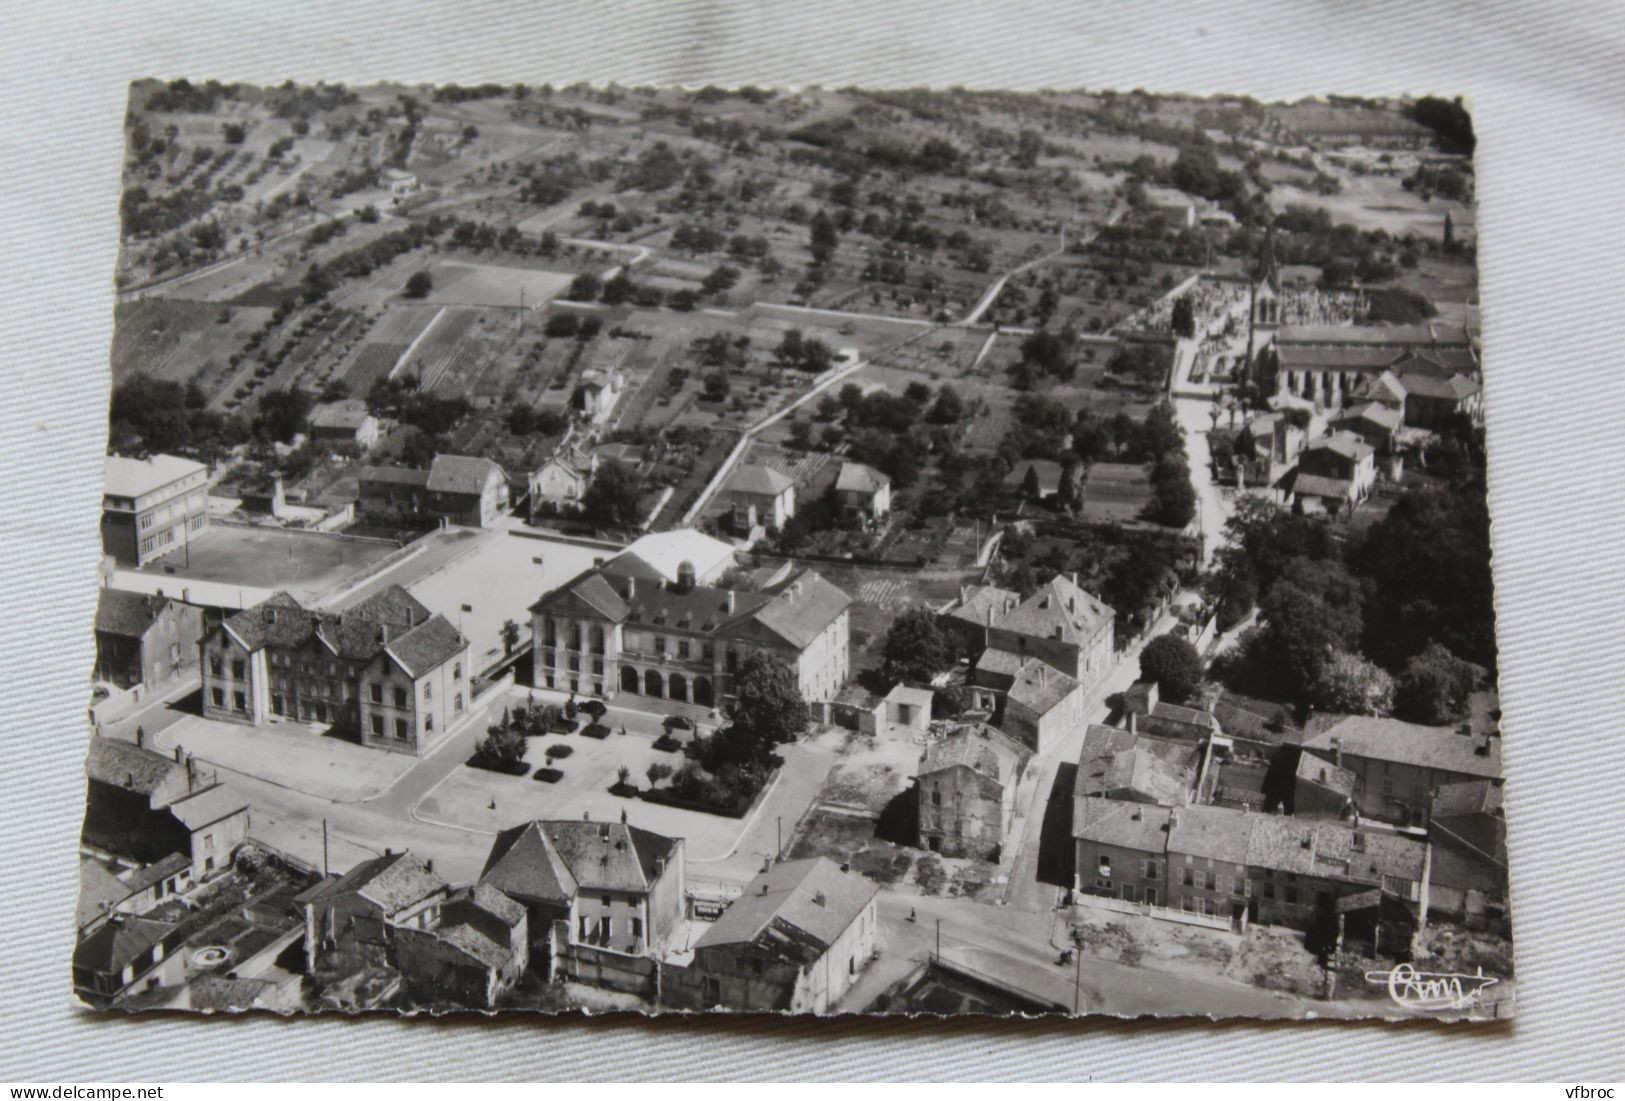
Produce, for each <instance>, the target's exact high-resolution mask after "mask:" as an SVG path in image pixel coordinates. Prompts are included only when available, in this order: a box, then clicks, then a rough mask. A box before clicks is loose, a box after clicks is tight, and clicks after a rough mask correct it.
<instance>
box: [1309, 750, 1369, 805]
mask: <svg viewBox="0 0 1625 1101" xmlns="http://www.w3.org/2000/svg"><path fill="white" fill-rule="evenodd" d="M1297 777H1298V779H1300V780H1307V781H1308V782H1309V783H1311V784H1321V785H1323V786H1325V787H1328V788H1330V789H1331V790H1332V791H1335V792H1337V794H1339V795H1345V796H1352V795H1353V794H1354V779H1355V777H1354V773H1352V772H1350V771H1349V770H1348V769H1346V768H1338V767H1337V766H1336V765H1334V764H1332V763H1331V762H1330V761H1328V760H1325V759H1324V758H1321V757H1316V756H1315V755H1314V754H1313V753H1300V754H1298V768H1297Z"/></svg>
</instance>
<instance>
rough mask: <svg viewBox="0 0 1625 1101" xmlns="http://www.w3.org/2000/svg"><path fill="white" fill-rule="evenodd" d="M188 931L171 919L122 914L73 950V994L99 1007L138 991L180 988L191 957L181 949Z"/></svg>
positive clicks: (76, 945)
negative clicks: (179, 950) (187, 959)
mask: <svg viewBox="0 0 1625 1101" xmlns="http://www.w3.org/2000/svg"><path fill="white" fill-rule="evenodd" d="M183 938H184V933H183V930H182V928H181V927H180V926H179V925H177V924H175V923H174V922H170V921H160V920H158V919H156V918H149V917H141V916H139V915H135V914H119V915H116V916H114V917H113V918H111V919H110V920H108V921H107V922H105V923H103V924H102V925H100V926H99V927H97V928H96V929H95V930H94V931H93V932H91V933H89V934H88V935H86V936H84V937H82V938H81V939H80V940H79V942H78V943H77V944H75V945H74V948H73V991H74V993H75V994H77V995H79V997H81V998H83V999H84V1000H85V1001H86V1002H88V1003H89V1004H90V1005H93V1006H96V1007H98V1008H106V1007H107V1006H110V1005H114V1004H116V1003H117V1002H118V1001H119V999H120V998H123V997H127V996H130V995H132V994H135V993H138V992H139V993H143V994H145V993H149V992H155V991H157V990H159V989H160V988H162V987H178V986H179V985H180V983H181V982H182V981H183V980H184V978H185V975H186V958H185V956H184V955H182V954H180V953H179V952H177V951H176V949H177V948H179V947H180V945H181V943H182V940H183Z"/></svg>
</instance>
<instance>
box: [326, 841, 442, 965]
mask: <svg viewBox="0 0 1625 1101" xmlns="http://www.w3.org/2000/svg"><path fill="white" fill-rule="evenodd" d="M450 897H451V888H450V887H448V886H447V885H446V882H445V880H443V879H441V878H440V877H439V876H437V875H435V873H434V868H433V866H432V865H430V864H428V863H426V862H424V861H423V860H420V859H419V858H418V857H416V856H414V855H412V854H411V853H410V852H393V851H391V850H388V849H386V850H384V855H382V856H375V857H373V858H372V859H371V860H363V861H362V862H361V863H360V864H357V865H356V866H355V867H353V868H351V869H350V870H349V871H347V872H345V873H344V874H343V875H330V876H328V877H327V878H326V879H324V880H322V881H321V882H320V883H318V884H316V885H315V886H313V887H311V888H309V889H308V890H306V891H303V892H301V893H300V894H299V895H298V896H297V897H296V898H295V900H294V901H295V905H297V906H298V907H299V910H300V913H301V914H302V915H303V917H304V923H305V970H306V972H307V973H312V974H314V973H315V972H316V971H317V970H318V968H320V967H321V966H322V964H323V963H324V961H325V960H326V958H327V957H328V956H329V955H330V954H331V953H333V952H336V951H341V950H347V951H353V952H357V953H359V954H361V955H364V956H369V955H370V956H373V957H376V958H380V959H385V960H387V958H388V950H389V948H390V947H391V946H392V945H393V943H394V941H395V937H396V933H397V931H398V930H400V929H434V928H436V927H438V926H439V924H440V921H441V913H440V910H441V907H442V906H444V905H445V903H446V902H447V901H448V900H449V899H450Z"/></svg>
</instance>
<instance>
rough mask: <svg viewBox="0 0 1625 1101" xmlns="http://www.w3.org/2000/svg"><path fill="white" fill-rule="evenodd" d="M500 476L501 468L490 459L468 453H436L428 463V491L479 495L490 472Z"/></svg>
mask: <svg viewBox="0 0 1625 1101" xmlns="http://www.w3.org/2000/svg"><path fill="white" fill-rule="evenodd" d="M493 473H494V474H496V475H497V476H498V477H499V478H500V477H502V476H503V475H502V468H501V467H500V466H498V465H497V464H496V463H494V462H492V461H491V460H490V459H478V458H474V457H473V456H469V455H436V456H435V457H434V462H433V463H431V464H429V481H428V486H429V490H430V492H433V493H461V494H465V495H470V496H475V497H477V496H479V495H480V494H481V493H484V492H485V483H486V481H487V480H488V479H489V478H490V476H491V475H492V474H493Z"/></svg>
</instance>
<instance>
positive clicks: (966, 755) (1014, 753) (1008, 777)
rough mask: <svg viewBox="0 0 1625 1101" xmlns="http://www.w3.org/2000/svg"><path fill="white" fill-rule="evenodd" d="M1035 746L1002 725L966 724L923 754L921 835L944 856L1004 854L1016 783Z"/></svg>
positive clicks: (995, 856)
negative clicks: (999, 726) (1028, 744)
mask: <svg viewBox="0 0 1625 1101" xmlns="http://www.w3.org/2000/svg"><path fill="white" fill-rule="evenodd" d="M1031 758H1032V751H1031V750H1029V749H1028V748H1027V747H1026V746H1025V745H1023V744H1022V743H1020V742H1018V741H1016V740H1015V739H1013V738H1011V737H1009V736H1008V735H1006V734H1005V733H1004V732H1002V731H1000V730H999V729H998V728H997V727H993V726H989V725H988V724H986V723H973V724H967V725H966V726H963V727H961V728H959V729H958V730H955V731H954V732H953V733H951V734H949V735H948V737H946V738H944V739H942V740H941V741H937V742H933V743H931V744H930V745H928V746H927V747H926V750H925V753H924V755H923V756H922V758H921V760H920V770H919V778H918V781H917V785H916V786H917V788H918V796H919V799H918V804H919V809H918V814H919V822H918V828H919V841H920V845H921V847H923V848H927V849H930V850H931V851H932V852H936V853H942V854H943V855H945V856H956V857H969V858H972V859H976V860H993V861H997V860H998V859H999V854H1000V852H1001V850H1002V847H1003V845H1004V839H1005V836H1006V831H1007V830H1008V829H1009V827H1010V824H1011V821H1012V819H1013V818H1014V816H1015V811H1016V805H1015V795H1016V785H1017V784H1019V783H1020V782H1021V775H1022V773H1023V771H1024V770H1025V769H1026V767H1027V762H1028V761H1029V760H1031Z"/></svg>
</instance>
